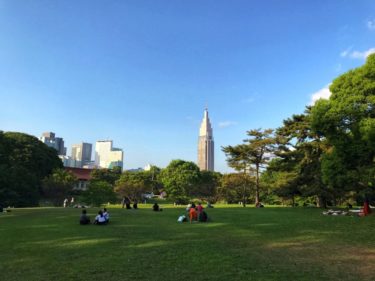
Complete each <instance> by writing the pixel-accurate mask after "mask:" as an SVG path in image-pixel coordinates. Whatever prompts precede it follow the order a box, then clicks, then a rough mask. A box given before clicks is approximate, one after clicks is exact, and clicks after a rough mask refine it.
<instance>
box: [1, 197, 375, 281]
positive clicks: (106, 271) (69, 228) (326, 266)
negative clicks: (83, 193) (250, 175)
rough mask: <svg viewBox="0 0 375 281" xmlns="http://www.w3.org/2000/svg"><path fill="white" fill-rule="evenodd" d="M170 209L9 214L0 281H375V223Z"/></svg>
mask: <svg viewBox="0 0 375 281" xmlns="http://www.w3.org/2000/svg"><path fill="white" fill-rule="evenodd" d="M161 204H162V205H161V206H162V207H163V212H153V211H152V210H151V206H152V204H140V206H139V207H140V209H139V210H126V209H121V207H120V206H119V205H117V206H114V205H110V206H109V207H108V206H107V208H108V210H109V212H110V215H111V221H110V223H109V224H108V225H105V226H97V225H85V226H81V225H79V224H78V220H79V215H80V212H81V210H80V209H74V208H29V209H27V208H20V209H14V210H12V211H11V212H10V213H3V214H0V230H1V231H0V240H1V242H2V243H1V244H0V252H1V271H0V280H10V281H17V280H29V281H34V280H35V281H39V280H75V281H78V280H111V281H116V280H163V281H164V280H176V279H181V280H182V279H184V280H190V279H194V280H197V281H200V280H219V281H220V280H225V281H227V280H264V281H266V280H280V281H283V280H285V281H290V280H299V281H310V280H311V281H315V280H327V281H331V280H332V281H333V280H340V281H358V280H362V281H370V280H374V276H375V267H374V261H375V260H374V242H373V241H374V239H373V235H374V234H373V231H371V230H373V229H375V220H374V219H373V217H371V216H370V217H366V218H359V217H354V216H323V215H321V210H319V209H317V208H300V209H296V208H282V207H267V208H261V209H260V208H239V207H236V206H239V205H238V204H237V205H219V204H216V205H215V208H211V209H206V211H207V213H208V216H209V219H210V221H209V222H208V223H195V224H190V223H183V224H179V223H177V218H178V216H179V215H181V214H184V213H185V207H182V206H179V207H174V206H173V205H172V204H170V205H167V204H163V203H161ZM87 212H88V215H89V217H90V218H91V219H93V218H94V216H95V215H96V214H97V212H98V208H89V209H87Z"/></svg>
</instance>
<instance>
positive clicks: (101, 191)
mask: <svg viewBox="0 0 375 281" xmlns="http://www.w3.org/2000/svg"><path fill="white" fill-rule="evenodd" d="M82 199H83V200H84V202H85V203H87V204H90V205H94V206H100V205H101V204H103V203H108V202H110V203H112V202H115V201H116V194H115V192H114V190H113V186H112V185H111V184H110V183H109V182H106V181H93V182H90V184H89V185H88V188H87V189H86V190H85V191H83V192H82Z"/></svg>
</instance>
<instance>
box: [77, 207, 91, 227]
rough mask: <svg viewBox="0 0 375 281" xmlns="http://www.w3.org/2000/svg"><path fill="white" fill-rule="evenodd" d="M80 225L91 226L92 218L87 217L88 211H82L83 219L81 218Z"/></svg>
mask: <svg viewBox="0 0 375 281" xmlns="http://www.w3.org/2000/svg"><path fill="white" fill-rule="evenodd" d="M79 224H82V225H84V224H90V218H89V217H88V216H87V211H86V210H82V214H81V217H80V218H79Z"/></svg>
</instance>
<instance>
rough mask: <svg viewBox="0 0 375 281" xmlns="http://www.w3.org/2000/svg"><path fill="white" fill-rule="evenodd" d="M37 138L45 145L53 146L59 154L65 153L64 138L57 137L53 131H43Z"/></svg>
mask: <svg viewBox="0 0 375 281" xmlns="http://www.w3.org/2000/svg"><path fill="white" fill-rule="evenodd" d="M39 140H40V141H41V142H43V143H45V144H46V145H48V146H49V147H53V148H54V149H56V150H57V153H58V154H59V155H66V147H64V139H63V138H57V137H56V136H55V133H52V132H45V133H43V134H42V136H41V137H40V138H39Z"/></svg>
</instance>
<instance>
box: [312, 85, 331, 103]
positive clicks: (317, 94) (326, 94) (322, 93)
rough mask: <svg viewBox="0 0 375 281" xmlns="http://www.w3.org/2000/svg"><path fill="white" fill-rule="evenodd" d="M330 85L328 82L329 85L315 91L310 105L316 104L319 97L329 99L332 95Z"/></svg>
mask: <svg viewBox="0 0 375 281" xmlns="http://www.w3.org/2000/svg"><path fill="white" fill-rule="evenodd" d="M329 86H330V84H328V85H327V86H325V87H324V88H323V89H320V90H319V91H317V92H315V93H313V94H312V95H311V101H310V105H313V104H315V102H316V101H317V100H319V99H325V100H328V99H329V97H330V96H331V92H330V90H329Z"/></svg>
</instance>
